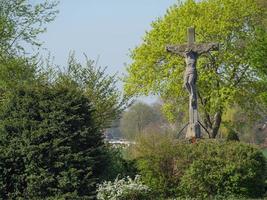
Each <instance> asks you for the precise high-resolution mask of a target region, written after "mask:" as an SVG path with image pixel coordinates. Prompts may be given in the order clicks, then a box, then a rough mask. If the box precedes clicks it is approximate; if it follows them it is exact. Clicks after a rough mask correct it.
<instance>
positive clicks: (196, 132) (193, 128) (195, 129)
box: [185, 122, 201, 139]
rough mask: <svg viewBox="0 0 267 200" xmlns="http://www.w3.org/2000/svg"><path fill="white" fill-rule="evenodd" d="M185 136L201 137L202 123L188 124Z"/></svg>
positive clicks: (187, 137)
mask: <svg viewBox="0 0 267 200" xmlns="http://www.w3.org/2000/svg"><path fill="white" fill-rule="evenodd" d="M185 137H186V139H192V138H200V137H201V132H200V125H199V123H198V122H196V123H189V124H188V127H187V130H186V135H185Z"/></svg>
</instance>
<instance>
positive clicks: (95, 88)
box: [59, 53, 129, 129]
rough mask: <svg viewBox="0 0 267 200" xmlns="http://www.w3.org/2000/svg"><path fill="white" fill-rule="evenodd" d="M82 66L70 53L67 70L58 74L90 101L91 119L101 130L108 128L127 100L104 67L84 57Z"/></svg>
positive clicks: (114, 77) (126, 104) (127, 102)
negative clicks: (76, 87)
mask: <svg viewBox="0 0 267 200" xmlns="http://www.w3.org/2000/svg"><path fill="white" fill-rule="evenodd" d="M85 59H86V60H85V64H84V65H82V64H81V63H80V62H78V61H77V60H76V59H75V56H74V54H73V53H72V54H71V55H70V57H69V61H68V68H67V69H66V70H65V71H62V72H60V73H59V76H61V77H62V78H64V79H69V81H72V82H73V83H74V84H76V85H77V86H78V87H79V88H81V89H82V90H83V92H84V95H86V96H87V97H88V99H90V101H91V103H92V105H93V108H94V112H93V118H94V120H95V123H97V126H98V127H100V128H101V129H107V128H110V127H111V126H112V124H113V122H114V120H116V119H118V118H119V117H120V115H121V113H122V111H123V110H124V109H125V108H126V107H127V106H128V104H129V101H128V100H129V99H128V98H126V97H123V96H122V94H121V92H120V91H119V90H118V88H117V81H118V78H117V77H116V74H114V75H108V74H107V73H106V69H107V68H106V67H105V68H102V67H100V66H97V63H95V62H94V61H92V60H89V59H88V58H87V57H86V56H85Z"/></svg>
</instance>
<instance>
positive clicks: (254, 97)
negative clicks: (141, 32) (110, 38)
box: [125, 0, 267, 138]
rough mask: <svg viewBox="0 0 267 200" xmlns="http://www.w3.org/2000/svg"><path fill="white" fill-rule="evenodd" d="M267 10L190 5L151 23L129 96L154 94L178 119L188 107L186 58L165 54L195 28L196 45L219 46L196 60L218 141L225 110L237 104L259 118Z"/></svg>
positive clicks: (249, 0)
mask: <svg viewBox="0 0 267 200" xmlns="http://www.w3.org/2000/svg"><path fill="white" fill-rule="evenodd" d="M264 13H265V10H264V7H262V6H259V4H257V3H256V2H255V0H205V1H200V2H199V1H194V0H186V1H184V2H182V3H177V4H176V5H174V6H172V7H171V8H170V9H168V11H167V13H166V15H165V16H164V17H162V18H159V19H157V20H156V21H154V22H153V23H152V29H151V30H150V31H149V32H147V33H146V35H145V37H144V39H143V43H142V44H141V45H139V46H138V47H136V48H135V49H134V50H133V51H132V54H131V58H132V60H133V62H132V64H130V65H129V66H128V68H127V71H128V75H127V77H125V91H126V92H127V94H128V95H143V94H156V95H160V96H161V98H162V99H163V100H164V103H165V111H166V112H167V114H168V116H170V118H171V116H172V117H173V118H175V116H176V114H177V113H178V112H180V110H186V109H187V108H188V106H187V104H188V97H187V92H186V91H184V90H183V89H182V82H183V71H184V68H185V64H184V59H183V58H180V57H178V56H173V55H170V54H169V53H167V52H166V49H165V48H166V45H167V44H181V43H185V42H186V34H187V32H186V31H187V27H189V26H195V27H196V32H197V35H196V39H197V42H218V43H220V51H219V52H213V53H209V54H207V55H206V56H202V57H201V58H199V60H198V66H197V68H198V73H199V76H198V97H199V104H200V115H201V119H203V121H204V125H205V126H206V128H207V130H208V131H209V133H210V137H212V138H214V137H216V135H217V134H218V130H219V127H220V125H221V122H222V120H223V119H222V115H223V113H224V112H225V110H226V108H229V107H230V106H232V105H234V104H238V105H239V106H240V107H241V108H243V109H247V115H248V116H250V117H251V118H255V117H256V116H255V115H256V114H259V113H261V111H263V109H264V108H263V107H262V105H264V103H266V102H267V101H266V99H267V98H266V91H267V88H266V87H267V84H266V75H267V70H266V69H267V67H266V66H267V62H266V57H267V34H266V31H265V28H264V22H263V16H264Z"/></svg>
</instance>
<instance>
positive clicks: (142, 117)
mask: <svg viewBox="0 0 267 200" xmlns="http://www.w3.org/2000/svg"><path fill="white" fill-rule="evenodd" d="M160 120H161V117H160V113H158V112H156V111H155V110H154V109H153V107H151V106H149V105H147V104H145V103H142V102H138V103H135V104H134V105H132V106H131V107H130V108H129V110H127V111H125V112H124V114H123V115H122V118H121V121H120V129H121V131H122V135H123V136H124V137H126V138H128V139H135V137H136V136H137V135H138V134H140V133H142V131H144V129H145V128H146V127H147V126H148V125H150V124H152V126H153V124H154V125H155V123H160Z"/></svg>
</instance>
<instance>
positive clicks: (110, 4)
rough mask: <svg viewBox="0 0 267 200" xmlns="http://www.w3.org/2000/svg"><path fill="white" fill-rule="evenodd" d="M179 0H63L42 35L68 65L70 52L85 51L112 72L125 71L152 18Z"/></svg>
mask: <svg viewBox="0 0 267 200" xmlns="http://www.w3.org/2000/svg"><path fill="white" fill-rule="evenodd" d="M176 2H177V0H75V1H74V0H61V1H60V4H59V6H58V9H59V14H58V16H57V18H56V20H55V21H54V22H52V23H51V24H49V25H48V27H47V28H48V30H47V32H46V33H44V34H43V35H42V36H41V37H40V39H41V40H42V41H44V47H45V48H47V49H48V50H49V51H50V52H51V55H52V56H54V58H55V60H54V62H55V64H57V65H60V66H64V65H66V62H67V58H68V55H69V52H70V51H72V50H74V51H75V52H76V56H77V57H78V58H79V59H80V60H83V53H85V54H87V56H88V57H89V58H90V59H93V60H95V59H96V58H97V57H98V56H100V60H99V64H100V65H101V66H108V72H109V73H115V72H119V74H122V73H125V67H124V63H130V58H129V49H133V48H134V47H135V46H137V45H138V44H140V43H141V41H142V37H143V36H144V34H145V31H148V30H149V29H150V24H151V22H152V21H154V20H155V19H157V18H158V17H160V16H163V15H164V14H165V12H166V10H167V8H169V7H170V6H171V5H173V4H174V3H176Z"/></svg>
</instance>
